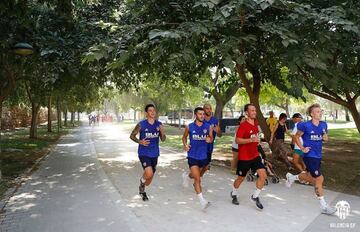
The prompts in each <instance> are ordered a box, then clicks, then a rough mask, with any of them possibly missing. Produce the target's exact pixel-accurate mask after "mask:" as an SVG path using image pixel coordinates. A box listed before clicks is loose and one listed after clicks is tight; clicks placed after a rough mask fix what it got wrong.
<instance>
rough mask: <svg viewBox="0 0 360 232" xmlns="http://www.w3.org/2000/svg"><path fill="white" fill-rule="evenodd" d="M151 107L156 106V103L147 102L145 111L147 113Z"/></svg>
mask: <svg viewBox="0 0 360 232" xmlns="http://www.w3.org/2000/svg"><path fill="white" fill-rule="evenodd" d="M150 107H153V108H155V105H154V104H147V105H146V106H145V112H146V113H147V112H148V109H149V108H150Z"/></svg>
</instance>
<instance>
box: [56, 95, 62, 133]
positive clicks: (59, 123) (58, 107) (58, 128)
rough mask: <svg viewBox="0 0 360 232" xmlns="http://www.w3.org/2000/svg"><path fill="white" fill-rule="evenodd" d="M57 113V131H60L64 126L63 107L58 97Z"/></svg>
mask: <svg viewBox="0 0 360 232" xmlns="http://www.w3.org/2000/svg"><path fill="white" fill-rule="evenodd" d="M56 113H57V121H58V123H57V124H58V125H57V132H58V133H60V128H62V125H61V107H60V100H59V99H57V101H56Z"/></svg>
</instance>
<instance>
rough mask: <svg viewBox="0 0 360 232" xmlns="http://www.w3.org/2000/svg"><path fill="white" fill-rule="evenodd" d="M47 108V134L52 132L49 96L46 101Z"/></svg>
mask: <svg viewBox="0 0 360 232" xmlns="http://www.w3.org/2000/svg"><path fill="white" fill-rule="evenodd" d="M47 108H48V118H47V120H48V125H47V131H48V132H52V118H51V96H50V97H49V99H48V105H47Z"/></svg>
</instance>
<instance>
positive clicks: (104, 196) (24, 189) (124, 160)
mask: <svg viewBox="0 0 360 232" xmlns="http://www.w3.org/2000/svg"><path fill="white" fill-rule="evenodd" d="M179 142H180V141H179ZM136 149H137V147H136V144H134V143H133V142H131V141H130V140H129V139H128V133H127V132H125V131H124V130H122V129H121V127H119V126H117V125H102V126H99V127H88V126H82V127H81V128H80V129H78V130H75V131H74V133H72V134H70V135H67V136H65V137H64V138H63V139H61V141H60V142H59V144H58V145H57V146H56V148H55V149H54V151H53V152H51V153H50V154H49V156H48V157H47V158H46V159H45V160H44V161H43V163H42V164H41V165H40V167H39V169H38V170H37V171H36V172H35V173H33V174H32V176H31V177H30V178H29V180H28V181H26V182H25V183H24V184H23V185H22V186H21V187H20V188H19V190H18V191H17V192H16V193H15V195H14V196H13V197H12V198H11V199H10V201H9V203H8V204H7V206H6V208H5V213H3V214H2V215H1V217H0V223H1V224H0V231H26V232H28V231H37V232H42V231H51V232H57V231H94V232H97V231H121V232H123V231H124V232H125V231H145V232H146V231H149V232H155V231H156V232H158V231H171V232H176V231H197V230H201V231H210V232H211V231H277V232H278V231H293V232H294V231H360V198H359V197H356V196H352V195H346V194H340V193H337V192H333V191H326V196H327V200H328V201H329V202H331V203H332V204H335V203H336V202H338V201H339V200H346V201H348V202H349V203H350V205H351V214H350V215H349V216H348V217H347V218H346V219H345V220H343V221H342V220H340V219H339V218H338V217H337V216H325V215H321V214H319V208H318V201H317V199H316V198H315V197H314V193H313V188H312V187H309V186H303V185H297V184H296V185H294V186H293V187H292V188H291V189H287V188H286V187H285V186H284V184H283V182H281V183H279V184H269V185H268V186H266V189H265V191H263V192H262V193H261V198H262V201H263V204H264V207H265V209H264V210H263V211H262V212H260V211H258V210H256V209H255V207H254V205H253V203H252V202H250V200H249V196H250V194H251V193H252V192H253V189H254V183H247V182H244V185H243V186H241V190H240V196H239V200H240V205H239V206H235V205H232V204H231V201H230V196H229V192H230V190H231V183H232V181H233V179H234V176H233V175H231V174H230V173H229V171H228V169H226V168H223V167H215V166H214V167H212V169H211V172H210V173H208V174H206V176H205V178H204V180H203V185H204V195H205V197H206V198H207V199H208V200H209V201H211V202H212V206H211V207H210V208H209V209H208V210H207V211H206V212H202V211H201V210H200V205H199V203H198V199H197V198H196V196H195V194H194V191H193V190H192V189H191V188H189V189H184V188H183V187H182V186H181V183H182V179H181V174H182V172H183V171H184V170H187V169H188V168H187V164H186V160H185V154H184V153H182V152H176V151H172V150H169V149H166V148H162V149H161V157H160V159H159V166H158V171H157V173H156V176H155V179H154V182H153V185H152V186H151V187H150V188H148V189H147V192H148V194H149V197H150V201H149V202H146V203H144V202H142V201H141V199H140V198H139V196H138V195H137V190H138V181H139V175H140V173H141V166H140V164H139V163H138V161H137V155H136ZM338 223H342V224H338ZM348 225H350V226H355V228H353V229H350V228H346V229H342V228H337V229H333V228H331V227H333V226H337V227H343V226H348Z"/></svg>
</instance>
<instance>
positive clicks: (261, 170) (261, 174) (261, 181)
mask: <svg viewBox="0 0 360 232" xmlns="http://www.w3.org/2000/svg"><path fill="white" fill-rule="evenodd" d="M253 166H254V167H252V169H253V170H256V173H257V174H258V179H257V180H256V188H255V190H254V193H253V195H251V200H253V201H254V202H255V204H256V207H257V208H258V209H263V208H264V206H263V205H262V204H261V202H260V198H259V195H260V193H261V190H262V189H263V187H264V185H265V181H266V178H267V175H266V169H265V167H264V164H263V163H262V162H261V160H257V161H256V163H254V164H253Z"/></svg>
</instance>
